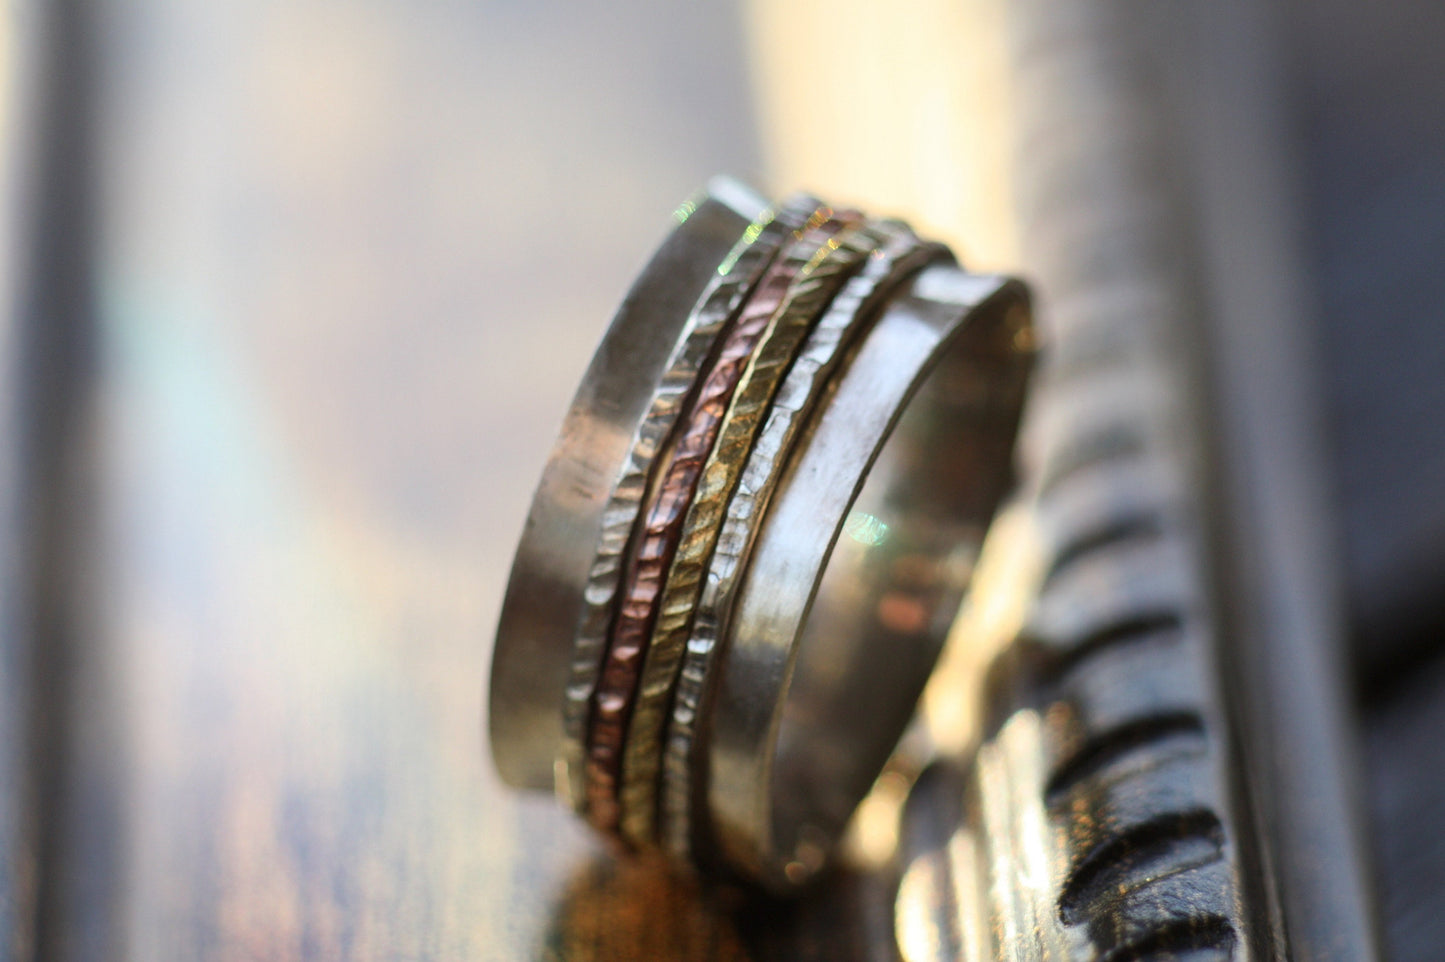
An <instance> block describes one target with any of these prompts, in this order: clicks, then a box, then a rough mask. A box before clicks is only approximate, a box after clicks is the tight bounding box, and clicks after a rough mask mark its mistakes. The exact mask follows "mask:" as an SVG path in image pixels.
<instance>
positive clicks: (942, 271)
mask: <svg viewBox="0 0 1445 962" xmlns="http://www.w3.org/2000/svg"><path fill="white" fill-rule="evenodd" d="M1028 323H1029V321H1028V312H1027V299H1026V293H1025V291H1024V289H1023V287H1022V285H1020V284H1019V283H1018V282H1016V281H1010V280H1007V279H1005V278H998V277H981V276H975V275H969V274H965V273H963V272H962V271H959V270H958V269H956V268H953V267H949V266H936V267H931V268H928V269H927V270H925V271H924V272H923V273H922V274H919V275H918V276H917V277H916V278H915V279H914V280H913V281H912V283H910V285H909V286H908V289H907V290H906V291H905V292H903V293H901V294H900V295H899V296H897V297H895V298H894V299H893V300H892V301H890V303H889V305H888V307H887V309H886V310H885V311H884V313H883V316H882V317H881V318H879V320H878V322H877V324H875V325H874V326H873V327H872V328H871V329H870V330H869V331H868V333H867V335H866V336H865V337H864V339H863V341H862V343H861V344H860V346H859V348H858V351H857V353H856V354H855V355H854V356H853V357H852V358H851V359H850V361H849V363H848V365H847V366H846V369H845V370H844V371H842V372H841V373H840V374H839V375H838V377H837V380H836V383H835V386H834V389H833V390H832V393H831V395H830V396H829V397H828V399H827V403H826V404H824V405H822V406H821V408H820V410H819V412H818V415H817V417H816V419H815V420H814V422H813V423H811V424H810V425H809V428H808V432H807V435H806V436H805V437H803V438H800V439H799V440H798V441H797V442H796V445H797V453H796V455H795V457H794V458H793V460H792V462H791V463H790V464H789V465H788V468H787V471H786V474H785V476H784V478H783V479H782V481H781V482H780V484H779V485H778V488H777V491H776V493H775V494H774V496H773V499H772V502H771V504H770V505H769V506H768V510H767V513H766V515H765V517H764V518H763V519H762V521H761V530H760V532H759V534H758V535H757V540H756V542H755V544H754V547H753V551H752V554H751V557H750V559H749V562H748V571H747V575H746V578H745V581H744V584H743V586H742V590H741V592H740V594H739V596H738V599H737V601H736V604H735V606H734V610H733V616H732V622H731V630H730V631H729V636H728V639H727V643H726V650H725V652H724V657H722V658H721V659H719V661H718V664H717V665H716V666H715V667H714V673H715V674H716V676H717V677H716V678H715V679H713V680H712V683H713V684H715V685H716V695H715V698H716V700H715V702H714V703H713V705H712V708H711V711H710V717H709V718H708V719H707V720H706V723H707V724H709V725H710V730H709V732H708V735H707V737H706V741H707V748H706V752H705V755H706V762H705V764H706V770H705V771H706V784H705V786H702V787H701V790H703V791H705V792H706V797H707V812H708V820H709V823H710V828H711V834H712V841H713V842H714V843H715V844H716V845H717V846H718V847H719V849H720V851H721V855H722V857H723V859H724V860H725V861H726V862H727V863H728V864H729V865H731V866H733V867H735V868H738V869H741V870H742V871H743V872H745V873H746V874H748V875H749V876H751V877H753V878H756V879H758V880H760V881H761V882H763V884H765V885H767V886H769V887H771V888H774V889H777V890H787V889H790V888H794V887H796V886H798V885H800V884H803V883H804V882H806V881H807V880H808V879H809V878H810V877H811V876H812V875H813V874H814V873H816V871H817V870H818V869H819V868H821V867H822V865H823V864H824V862H825V861H826V857H827V853H828V851H829V850H830V849H831V847H832V846H833V844H834V842H835V840H836V838H837V836H838V835H839V833H841V831H842V829H843V827H844V824H845V823H846V820H847V818H848V816H849V815H850V814H851V813H852V811H853V809H854V808H855V807H856V806H857V803H858V802H859V801H860V800H861V799H862V797H863V795H864V794H866V792H867V790H868V788H869V786H870V785H871V784H872V782H873V779H874V778H875V777H876V776H877V774H878V772H879V771H880V770H881V769H882V767H883V765H884V763H885V762H886V760H887V756H888V754H889V753H890V752H891V751H892V749H893V746H894V745H895V744H896V742H897V739H898V737H899V736H900V735H901V734H902V731H903V728H904V727H905V726H906V724H907V721H908V719H909V717H910V715H911V711H912V708H913V705H914V703H915V702H916V700H917V697H918V695H919V693H920V692H921V691H922V688H923V686H924V684H925V683H926V681H927V677H928V673H929V671H930V670H931V668H932V665H933V661H934V660H935V658H936V656H937V653H938V649H939V648H940V647H941V645H942V641H943V638H944V636H945V635H946V633H947V630H948V625H949V622H950V621H951V616H952V614H953V612H954V611H955V610H956V609H957V605H958V603H959V601H960V600H961V597H962V592H963V590H964V589H965V588H966V586H967V581H968V577H969V575H970V574H971V562H972V560H973V559H972V553H973V552H976V550H977V547H978V544H979V543H980V542H981V540H982V537H983V533H984V530H985V528H986V525H987V523H988V521H989V519H990V517H991V516H992V513H993V511H994V509H995V508H996V506H997V503H998V500H999V499H1000V498H1001V497H1002V495H1003V493H1004V492H1005V490H1006V488H1007V485H1008V483H1009V480H1010V467H1009V456H1010V452H1011V450H1012V445H1013V441H1014V438H1015V436H1016V433H1017V426H1018V416H1019V410H1020V408H1021V406H1022V399H1023V389H1024V386H1025V383H1026V380H1027V374H1028V371H1029V368H1030V366H1031V364H1030V362H1031V355H1032V348H1031V338H1029V337H1028V336H1027V335H1028V333H1029V328H1028ZM875 462H876V469H875ZM854 512H866V514H867V515H868V516H869V518H870V519H871V521H872V522H878V521H881V522H882V523H883V524H884V525H885V526H886V529H887V530H886V533H882V536H881V537H880V536H879V534H880V531H879V529H878V527H877V526H876V524H873V523H868V524H864V525H863V526H862V527H861V529H860V533H863V534H864V537H863V538H862V540H857V539H854V538H851V537H842V538H840V535H843V534H844V532H845V529H846V528H847V527H849V520H850V517H852V518H860V517H862V515H861V514H857V513H854ZM865 520H869V519H865ZM809 599H811V601H810V600H809Z"/></svg>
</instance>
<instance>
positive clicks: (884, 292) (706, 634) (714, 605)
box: [660, 221, 952, 858]
mask: <svg viewBox="0 0 1445 962" xmlns="http://www.w3.org/2000/svg"><path fill="white" fill-rule="evenodd" d="M870 230H872V231H876V232H877V233H878V235H879V237H878V243H879V246H878V249H877V250H875V251H874V252H873V253H872V255H871V256H870V257H869V258H868V261H867V263H866V264H865V265H864V266H863V269H862V271H860V272H859V273H857V274H856V275H854V276H853V277H851V278H850V279H849V280H848V282H847V284H846V285H844V287H843V289H842V290H841V291H839V292H838V294H837V296H836V297H834V298H833V300H832V303H831V304H830V305H829V307H828V309H827V311H826V312H825V313H824V314H823V316H822V317H821V318H820V319H819V320H818V322H817V324H815V325H814V327H813V329H812V331H811V332H810V333H809V334H808V337H807V340H806V341H805V342H804V344H803V347H802V349H801V351H800V352H799V354H798V356H797V358H796V359H795V360H794V362H793V364H792V366H791V367H790V368H789V370H788V374H787V376H786V377H785V378H784V379H783V382H782V385H781V387H779V388H778V390H777V393H776V396H775V398H774V399H773V403H772V407H771V408H770V409H769V411H768V414H767V418H766V420H765V421H764V424H763V428H762V430H761V431H759V432H758V434H757V437H756V439H755V440H754V441H753V444H752V450H751V452H750V454H749V455H748V458H747V462H746V466H745V467H744V469H743V472H742V475H741V477H740V479H738V482H737V484H736V486H735V490H734V492H733V494H732V495H731V498H730V499H729V500H728V501H727V502H726V504H727V509H726V514H725V515H724V516H723V517H721V518H719V519H715V520H714V522H713V523H714V525H716V527H717V529H718V534H717V537H716V541H715V546H714V548H713V550H712V554H711V557H710V558H709V559H707V560H706V566H707V575H706V577H705V578H703V579H702V580H701V584H700V586H699V587H698V589H697V592H698V593H697V596H696V604H695V605H694V609H693V618H692V621H691V624H690V625H689V626H688V636H687V640H686V643H685V646H683V647H682V649H681V652H680V657H681V668H680V671H679V672H678V673H677V678H676V686H675V687H676V690H675V692H674V694H673V700H672V706H671V717H670V718H669V719H668V723H667V724H668V727H667V738H666V743H665V745H664V746H663V748H662V764H663V771H662V776H661V778H662V784H661V793H662V799H661V806H662V810H661V816H660V820H661V834H662V841H663V844H664V846H665V847H666V848H667V849H668V850H669V851H670V852H671V853H673V854H674V855H677V856H679V857H682V858H687V857H690V855H691V853H692V848H693V842H692V839H693V824H694V816H693V806H694V804H695V798H701V797H704V796H705V793H704V792H697V791H696V790H695V788H694V780H695V779H696V778H697V774H696V772H697V765H696V764H695V762H696V758H695V752H696V742H695V739H696V735H697V724H698V720H699V717H700V714H701V710H702V705H701V703H702V699H703V693H704V688H705V684H706V679H707V676H708V671H709V669H710V667H711V665H712V662H713V658H714V654H715V651H716V648H717V642H718V639H719V638H721V637H722V636H723V633H724V631H725V629H726V618H727V613H728V612H729V611H730V609H731V605H732V602H733V598H734V595H735V593H736V590H737V587H738V584H739V581H740V578H741V574H742V571H743V569H744V565H745V560H746V557H747V553H748V548H749V545H750V544H751V542H752V538H753V536H754V535H755V534H756V529H757V522H758V520H759V519H760V518H761V517H762V515H763V513H764V512H765V511H766V510H767V504H768V499H769V498H770V497H771V495H772V492H773V489H774V488H775V487H776V485H777V483H778V479H779V477H780V476H781V474H782V468H783V465H784V462H785V459H786V457H787V453H788V451H789V450H790V449H791V447H792V445H793V441H794V439H795V438H796V436H797V433H798V431H799V429H800V428H801V427H802V425H804V424H805V423H806V422H807V418H808V413H809V412H810V411H811V410H812V409H813V407H814V406H815V405H816V403H817V401H818V399H819V398H820V396H821V395H822V394H823V392H824V390H825V388H826V386H827V384H828V381H829V378H830V376H831V375H832V373H833V372H834V370H835V369H836V368H837V366H838V364H839V362H840V360H841V359H842V357H843V356H844V355H845V354H846V353H847V351H848V349H849V347H850V346H851V345H852V344H853V343H854V342H855V341H856V340H857V338H858V337H859V336H860V335H861V334H862V332H863V331H864V330H866V329H867V327H868V325H869V324H870V323H871V322H872V321H873V319H874V318H875V317H876V315H877V312H878V309H879V307H880V305H881V304H882V303H883V302H884V301H886V300H887V298H888V297H890V296H891V295H892V293H893V292H894V291H895V290H896V289H897V288H898V286H899V285H900V284H901V283H903V282H904V281H905V280H906V279H908V278H909V277H911V276H913V275H914V274H915V273H917V272H918V271H919V270H921V269H922V268H923V267H925V266H927V265H928V264H930V263H936V262H940V261H951V260H952V255H950V254H949V252H948V250H947V249H946V248H945V247H943V246H942V245H939V244H933V243H923V242H921V241H919V240H918V238H917V237H916V236H915V235H914V234H913V232H912V231H911V230H909V229H908V228H907V227H906V226H905V225H903V224H901V223H897V222H892V221H888V222H881V223H878V224H876V225H873V226H872V227H871V228H870ZM669 584H670V582H669Z"/></svg>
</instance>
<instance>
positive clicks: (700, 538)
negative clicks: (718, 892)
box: [621, 225, 886, 843]
mask: <svg viewBox="0 0 1445 962" xmlns="http://www.w3.org/2000/svg"><path fill="white" fill-rule="evenodd" d="M885 240H886V236H885V235H884V234H882V233H881V232H880V231H878V230H877V229H875V228H871V227H869V226H866V225H865V226H861V227H859V228H855V229H852V230H848V231H845V232H844V233H842V234H840V235H839V237H838V238H837V239H836V240H834V241H833V242H831V243H830V244H828V245H827V246H826V247H824V248H823V249H822V250H821V251H819V255H818V257H817V258H815V259H814V262H813V263H811V264H809V265H808V266H807V267H806V268H804V269H803V271H802V273H801V274H800V275H799V277H798V280H797V281H796V283H794V284H793V287H792V289H791V290H790V291H789V292H788V297H787V300H786V301H785V302H784V304H783V306H782V308H781V309H780V310H779V312H778V316H777V319H776V320H775V321H774V323H773V325H772V326H771V327H770V328H769V329H768V332H767V334H766V335H765V336H764V337H763V339H762V340H761V341H760V342H759V343H758V347H757V349H756V350H755V351H754V353H753V356H752V359H751V360H750V361H749V362H748V366H747V368H746V370H745V371H744V372H743V376H742V380H741V381H740V382H739V383H738V387H737V390H736V391H735V392H734V394H733V399H732V404H731V405H730V406H729V407H728V411H727V414H726V415H725V417H724V419H723V424H722V428H721V429H720V431H719V433H718V439H717V443H716V444H715V446H714V447H713V450H712V454H711V455H709V456H708V460H707V464H706V466H705V467H704V468H703V472H702V477H701V478H700V480H699V481H698V485H697V490H696V492H695V493H694V494H693V499H692V504H691V506H690V507H689V508H688V511H687V518H686V520H685V521H684V523H683V531H682V537H681V539H680V540H679V542H678V546H677V553H676V554H675V555H674V557H673V559H672V565H671V567H670V568H669V569H668V572H667V579H666V581H665V586H664V588H663V592H662V596H661V598H660V599H659V601H658V603H657V615H656V619H657V620H656V623H655V624H654V626H653V630H652V640H651V642H650V643H649V644H648V646H647V652H646V655H645V656H644V659H643V665H642V674H641V678H640V681H639V685H638V691H637V696H636V702H635V704H634V707H633V710H632V720H631V722H630V724H629V725H628V729H627V741H626V747H625V750H624V754H623V761H622V791H621V801H622V832H623V835H624V837H626V838H628V839H629V840H630V841H632V842H634V843H651V842H654V841H656V838H657V794H658V786H657V777H658V772H659V770H660V768H661V747H662V738H663V730H664V726H665V724H666V721H667V715H668V712H669V709H670V707H671V701H672V698H671V695H672V690H673V686H674V682H675V681H676V678H677V669H678V664H679V663H680V661H681V659H682V650H683V648H684V647H685V646H686V644H687V632H688V626H689V624H690V623H691V620H692V610H693V606H694V605H695V604H696V602H697V596H698V591H699V589H700V586H701V582H702V578H703V574H704V573H705V571H706V568H707V562H708V558H709V557H711V555H712V552H713V548H714V547H715V546H716V544H717V536H718V530H719V525H720V522H721V520H722V516H723V512H724V511H725V510H726V508H727V503H728V499H729V498H731V497H732V493H733V491H734V490H736V488H737V483H738V479H739V477H740V476H741V474H742V472H743V469H744V467H745V466H746V463H747V459H748V452H749V451H751V450H752V446H753V440H754V439H755V437H756V436H757V433H758V428H759V427H761V425H762V422H763V418H764V416H765V415H766V414H767V411H768V407H769V405H771V404H772V401H773V397H774V395H776V394H777V391H778V387H779V385H780V384H781V383H782V381H783V379H784V377H785V376H786V374H787V372H788V369H789V367H790V366H791V365H792V363H793V361H794V359H795V358H796V356H797V354H798V350H799V348H800V346H801V345H802V343H803V341H804V339H805V338H806V337H807V335H808V331H809V330H810V329H811V328H812V327H813V325H814V324H815V323H816V322H817V321H818V319H819V318H820V317H821V316H822V315H823V313H824V312H825V311H826V310H827V307H828V304H829V302H830V301H831V300H832V299H833V297H834V295H836V294H837V293H838V291H839V289H840V288H841V287H842V286H843V284H844V283H846V281H847V280H848V279H849V277H851V276H852V275H853V274H855V273H857V271H858V270H859V269H860V268H861V267H862V265H863V264H864V262H865V261H866V260H867V258H868V256H869V254H871V253H872V252H873V250H874V249H876V248H877V247H878V246H879V245H880V244H881V243H883V242H884V241H885Z"/></svg>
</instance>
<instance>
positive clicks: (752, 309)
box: [586, 214, 858, 832]
mask: <svg viewBox="0 0 1445 962" xmlns="http://www.w3.org/2000/svg"><path fill="white" fill-rule="evenodd" d="M847 216H848V218H849V219H848V220H846V221H845V220H844V219H842V218H841V217H840V216H834V217H831V218H829V219H828V220H826V221H824V222H823V223H821V224H818V225H817V226H814V227H812V228H811V229H809V230H807V231H806V232H805V233H804V234H803V236H802V238H800V239H799V240H797V241H796V242H794V244H793V245H791V247H790V249H789V250H788V252H787V254H786V256H785V257H784V258H783V259H782V260H780V261H779V262H777V263H775V264H774V265H773V266H772V267H770V268H769V269H768V272H767V274H765V275H764V277H763V279H762V281H761V282H760V283H759V285H758V287H757V288H756V290H755V291H754V292H753V295H752V297H751V298H750V299H749V300H748V301H747V303H746V304H745V305H744V306H743V309H742V313H741V314H740V316H739V318H738V321H737V323H736V324H735V325H734V326H733V327H732V329H731V330H730V331H729V332H728V333H727V335H726V338H725V340H724V342H723V345H722V348H721V350H720V351H719V352H718V355H717V358H716V360H715V361H714V363H713V366H712V368H711V369H710V370H709V371H708V375H707V378H706V380H705V381H704V382H703V385H702V389H701V391H700V392H699V393H698V396H697V398H696V400H695V401H694V403H693V406H692V408H691V409H690V410H689V411H688V414H687V422H686V427H685V428H684V430H683V432H682V433H681V435H680V436H679V437H678V440H677V443H676V445H675V446H674V448H673V450H672V452H671V454H670V456H669V458H668V462H667V464H666V466H665V468H664V469H663V471H662V472H661V473H660V476H659V480H658V482H657V484H656V487H655V489H654V493H653V494H652V495H651V497H650V498H649V502H648V508H647V511H646V513H645V518H646V520H645V522H644V524H643V526H642V528H641V530H640V531H639V533H638V536H637V540H636V547H635V549H634V551H633V553H632V556H631V557H630V558H629V559H628V562H627V568H626V571H625V574H624V577H623V584H624V586H625V587H624V589H623V591H622V592H621V594H620V598H621V605H620V606H619V608H618V613H617V620H616V622H615V623H614V625H613V630H612V636H611V639H610V645H609V647H608V650H607V654H606V657H605V659H604V662H603V669H602V675H601V677H600V679H599V680H598V684H597V690H596V693H595V694H594V696H593V701H592V718H591V723H590V724H589V725H588V730H587V765H586V792H587V817H588V820H589V821H591V822H592V824H593V825H595V826H596V827H598V828H599V829H601V830H603V831H606V832H616V831H617V828H618V826H619V823H620V820H621V809H620V805H619V802H618V789H619V781H620V776H621V766H622V751H623V743H624V740H625V738H626V734H627V724H628V720H629V718H630V716H631V711H632V704H633V701H634V699H635V697H636V692H637V683H638V677H639V675H640V673H641V670H642V660H643V657H644V655H645V654H646V648H647V644H648V641H649V639H650V638H651V636H652V627H653V623H654V621H655V620H656V616H657V610H656V604H657V600H658V597H659V596H660V595H661V593H662V589H663V583H664V579H665V578H666V575H667V569H668V567H669V566H670V565H671V563H672V557H673V555H674V554H675V553H676V550H677V542H678V539H679V537H680V536H681V533H682V525H683V522H684V519H685V518H686V516H687V509H688V507H689V505H690V504H691V502H692V496H693V491H694V489H695V487H696V485H697V481H698V477H699V476H700V475H701V473H702V469H703V466H704V464H705V462H706V460H707V457H708V455H709V453H711V451H712V447H713V444H714V442H715V441H716V439H717V432H718V430H719V427H720V426H721V423H722V419H723V415H724V414H725V413H726V411H727V407H728V403H729V402H730V401H731V399H732V395H733V392H734V390H735V389H736V388H737V384H738V381H739V380H740V379H741V378H742V375H743V372H744V370H745V369H746V366H747V362H748V359H749V358H750V357H751V356H752V353H753V350H754V348H755V347H756V346H757V344H758V341H759V340H760V339H761V338H762V337H763V335H764V334H765V333H766V331H767V329H768V327H769V325H770V324H771V323H772V321H773V319H774V317H775V316H776V314H777V312H778V310H779V308H780V307H781V306H782V304H783V301H784V300H785V298H786V296H787V293H788V289H789V287H790V286H791V285H792V283H793V280H794V278H796V276H797V275H798V273H799V272H800V271H801V270H802V269H803V267H804V266H805V265H806V264H807V263H808V262H809V261H811V260H812V259H813V257H814V256H815V255H816V254H817V252H818V251H819V250H820V249H821V248H822V247H823V246H824V245H825V244H827V243H828V242H829V240H831V239H832V237H833V236H834V235H835V234H837V233H838V231H840V230H842V229H843V228H844V227H845V226H847V224H848V223H850V222H852V221H854V220H857V219H858V215H856V214H852V215H847Z"/></svg>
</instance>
